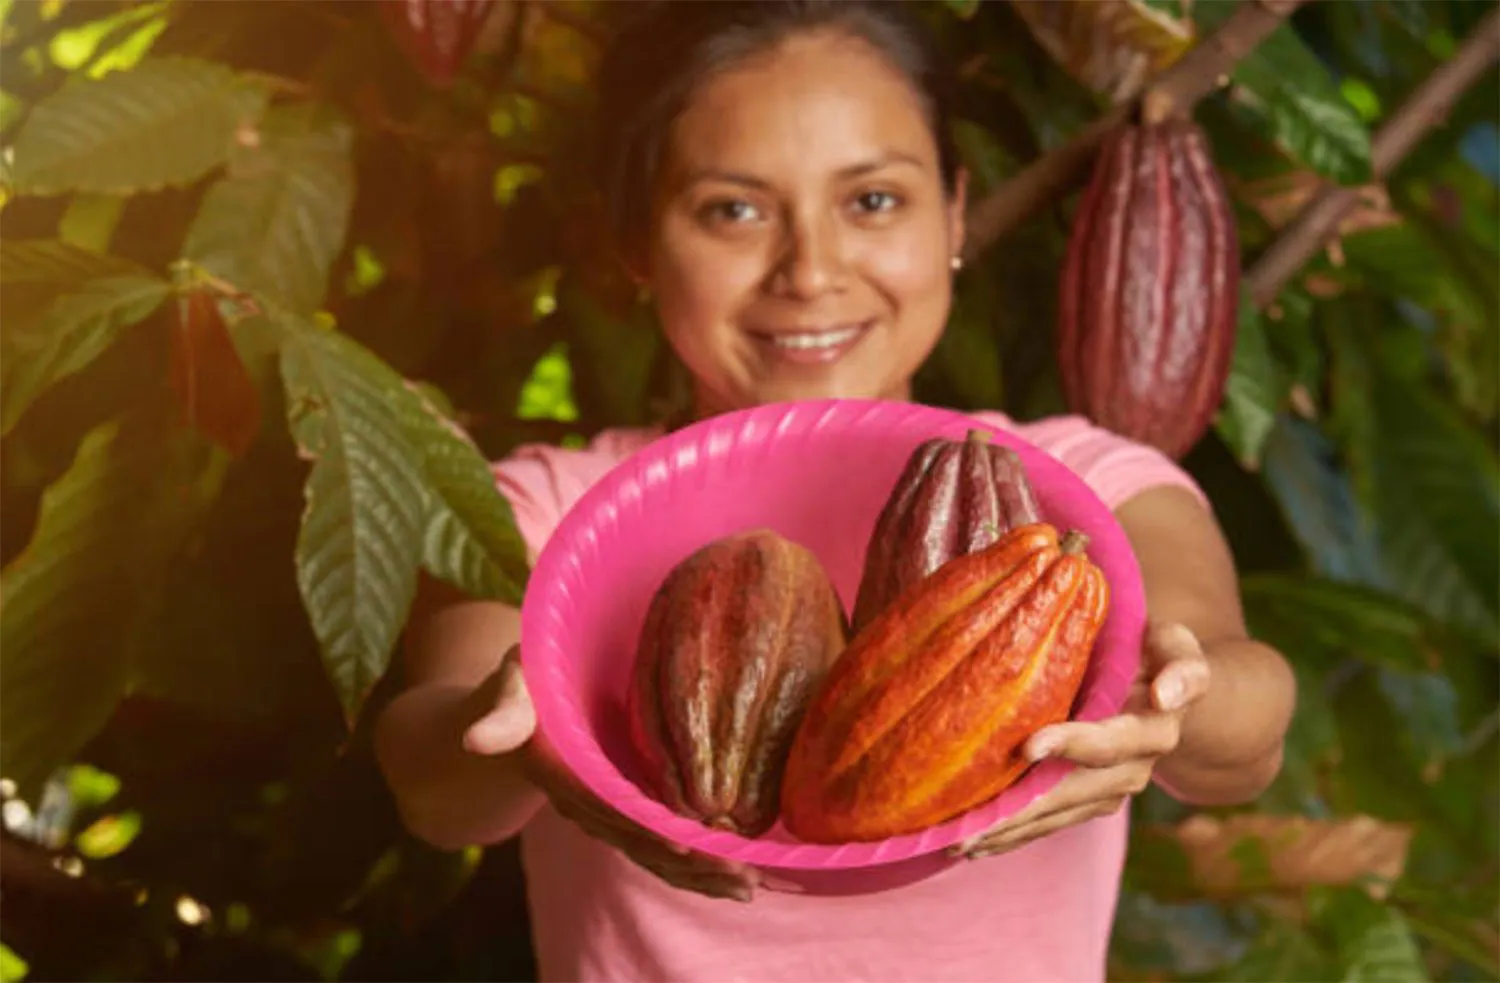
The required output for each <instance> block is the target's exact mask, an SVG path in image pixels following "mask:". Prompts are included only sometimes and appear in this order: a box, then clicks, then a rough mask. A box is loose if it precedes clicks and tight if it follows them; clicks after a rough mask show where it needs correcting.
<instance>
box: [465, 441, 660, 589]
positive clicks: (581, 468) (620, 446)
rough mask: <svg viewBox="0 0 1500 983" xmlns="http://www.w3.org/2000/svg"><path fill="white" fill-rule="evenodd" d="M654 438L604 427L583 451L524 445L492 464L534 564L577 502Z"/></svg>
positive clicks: (492, 469) (500, 488)
mask: <svg viewBox="0 0 1500 983" xmlns="http://www.w3.org/2000/svg"><path fill="white" fill-rule="evenodd" d="M648 437H649V434H645V433H636V432H634V431H619V432H616V431H604V432H603V433H601V434H600V435H599V436H598V437H597V438H595V440H594V441H593V442H592V443H591V444H590V445H589V446H588V447H587V448H582V449H568V448H562V447H554V446H551V445H550V444H523V445H521V446H520V447H517V448H516V449H515V450H513V451H511V453H510V455H509V456H508V457H506V458H504V459H503V460H500V461H495V462H493V463H492V464H491V465H490V471H491V473H492V474H493V475H494V476H495V487H496V488H497V489H499V491H500V494H501V495H504V496H505V499H506V501H508V502H509V503H510V508H511V511H512V512H513V513H514V514H515V517H516V530H517V531H518V532H519V533H520V534H521V538H522V539H523V540H525V542H526V547H527V550H528V552H529V553H530V554H531V555H530V557H529V560H530V561H531V562H532V563H535V562H536V558H537V556H539V555H540V554H541V552H542V548H543V547H545V546H546V545H547V540H548V539H550V538H551V537H552V533H553V531H554V530H555V529H557V527H558V524H559V523H561V522H562V519H563V516H564V515H566V514H567V512H568V510H569V509H570V508H572V507H573V503H575V502H577V501H578V500H579V499H580V498H582V497H583V494H584V492H586V491H588V490H589V487H590V486H591V485H593V484H594V483H595V482H596V481H598V480H599V479H600V478H602V477H604V475H606V474H607V473H609V471H610V469H611V468H613V467H614V466H615V465H617V464H619V463H620V462H621V461H622V460H624V459H625V458H626V457H628V456H630V454H631V453H633V452H634V451H635V450H636V449H637V448H638V447H639V446H640V445H641V444H643V443H645V441H646V440H647V439H648Z"/></svg>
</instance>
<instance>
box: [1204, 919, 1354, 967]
mask: <svg viewBox="0 0 1500 983" xmlns="http://www.w3.org/2000/svg"><path fill="white" fill-rule="evenodd" d="M1331 964H1332V960H1331V959H1330V958H1329V954H1328V953H1326V952H1324V951H1323V949H1322V947H1321V946H1319V945H1318V941H1317V940H1316V939H1314V938H1313V937H1312V936H1311V935H1309V934H1308V933H1307V932H1306V931H1304V930H1303V929H1302V928H1301V927H1300V926H1298V925H1296V924H1295V923H1293V922H1290V921H1282V920H1279V919H1278V920H1274V921H1270V922H1269V923H1268V924H1267V926H1266V929H1265V931H1264V932H1263V933H1262V935H1261V937H1260V938H1259V939H1257V940H1256V942H1255V945H1254V946H1252V947H1251V948H1250V950H1249V951H1248V952H1246V953H1245V954H1244V955H1243V956H1241V957H1240V958H1239V959H1237V960H1235V962H1234V963H1233V964H1231V965H1230V966H1228V967H1226V968H1225V969H1223V970H1222V971H1220V972H1219V973H1217V974H1215V975H1214V977H1213V979H1215V980H1217V981H1222V983H1266V981H1267V980H1276V981H1277V983H1301V981H1304V980H1305V981H1307V983H1325V981H1327V980H1328V979H1330V978H1331V977H1330V975H1329V974H1330V971H1331V969H1332V965H1331Z"/></svg>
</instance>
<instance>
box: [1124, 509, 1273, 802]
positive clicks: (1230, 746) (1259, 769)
mask: <svg viewBox="0 0 1500 983" xmlns="http://www.w3.org/2000/svg"><path fill="white" fill-rule="evenodd" d="M1116 514H1117V517H1118V518H1119V520H1120V525H1121V526H1122V527H1123V528H1124V530H1125V533H1126V535H1127V536H1128V537H1129V538H1130V541H1131V544H1132V545H1133V546H1134V548H1135V553H1136V558H1137V560H1138V561H1139V563H1140V566H1141V575H1142V577H1143V579H1144V582H1145V589H1146V610H1147V614H1148V617H1149V619H1150V620H1151V621H1152V622H1153V623H1155V624H1172V623H1176V624H1180V625H1183V626H1185V627H1186V628H1188V629H1189V630H1190V631H1191V632H1192V633H1193V635H1194V636H1196V638H1197V641H1198V644H1199V645H1200V646H1201V647H1202V650H1203V655H1204V656H1205V658H1206V660H1207V662H1208V667H1209V675H1208V689H1207V691H1206V692H1205V693H1204V694H1203V695H1202V697H1201V698H1199V699H1198V700H1197V701H1196V702H1194V703H1193V704H1192V705H1191V706H1190V707H1189V708H1188V710H1187V712H1186V714H1185V715H1184V717H1183V719H1182V723H1181V734H1180V738H1179V742H1178V744H1177V747H1176V748H1175V749H1174V750H1172V751H1171V752H1170V753H1168V754H1166V755H1165V756H1163V757H1162V758H1160V759H1158V761H1157V763H1156V768H1155V780H1156V781H1157V783H1158V784H1159V785H1161V786H1162V787H1163V788H1165V789H1166V790H1167V791H1169V792H1171V793H1172V794H1173V795H1174V796H1175V797H1177V798H1179V799H1182V800H1183V801H1186V802H1191V803H1194V804H1198V805H1226V804H1232V803H1239V802H1245V801H1248V800H1250V799H1253V798H1255V797H1256V796H1257V795H1259V794H1260V793H1261V792H1263V791H1264V790H1265V789H1266V787H1267V786H1268V785H1270V784H1271V781H1272V780H1273V779H1274V778H1275V777H1276V773H1277V771H1278V770H1279V769H1280V767H1281V755H1282V743H1283V740H1284V738H1285V735H1286V731H1287V727H1288V726H1289V725H1290V723H1291V717H1292V712H1293V710H1294V709H1295V706H1296V698H1297V697H1296V681H1295V678H1294V677H1293V675H1292V671H1291V668H1290V666H1288V665H1287V662H1286V660H1285V659H1284V658H1283V657H1282V656H1281V654H1280V653H1279V652H1277V651H1275V650H1274V649H1272V648H1270V647H1269V646H1267V645H1264V644H1262V643H1260V642H1257V641H1255V640H1254V639H1252V638H1250V637H1249V635H1248V632H1247V631H1246V628H1245V621H1244V615H1243V612H1242V608H1241V605H1240V595H1239V585H1238V576H1237V574H1236V571H1235V567H1234V560H1233V557H1232V556H1231V555H1230V552H1229V547H1228V545H1227V544H1226V542H1225V540H1224V536H1223V534H1222V533H1221V532H1220V530H1219V527H1218V524H1217V523H1216V522H1215V521H1214V518H1213V516H1212V515H1211V514H1210V513H1209V511H1208V509H1206V508H1205V507H1204V506H1203V504H1202V503H1201V502H1200V501H1199V500H1198V499H1197V498H1196V497H1194V496H1193V495H1192V494H1191V493H1190V492H1188V491H1186V490H1184V489H1181V488H1176V487H1162V488H1152V489H1149V490H1147V491H1144V492H1142V493H1140V494H1139V495H1136V496H1134V497H1133V498H1131V499H1130V500H1129V501H1128V502H1126V503H1125V504H1124V505H1122V506H1121V507H1120V508H1119V510H1118V511H1117V513H1116Z"/></svg>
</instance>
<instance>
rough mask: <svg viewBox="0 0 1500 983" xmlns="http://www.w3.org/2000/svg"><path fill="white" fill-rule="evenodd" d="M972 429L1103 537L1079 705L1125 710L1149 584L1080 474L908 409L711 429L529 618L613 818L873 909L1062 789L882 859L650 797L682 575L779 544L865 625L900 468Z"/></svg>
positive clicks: (835, 404) (636, 488) (585, 512)
mask: <svg viewBox="0 0 1500 983" xmlns="http://www.w3.org/2000/svg"><path fill="white" fill-rule="evenodd" d="M974 427H982V428H983V429H987V430H990V431H992V432H993V433H994V437H993V439H994V440H995V441H996V442H997V443H1001V444H1004V445H1006V446H1009V447H1012V448H1014V449H1015V451H1016V452H1017V453H1018V454H1019V455H1020V456H1021V460H1022V462H1023V463H1024V465H1025V467H1026V469H1027V473H1028V475H1029V476H1030V479H1031V482H1032V485H1033V488H1034V489H1035V491H1036V494H1037V498H1038V501H1039V503H1040V505H1041V508H1042V511H1043V517H1044V518H1045V519H1047V520H1048V521H1050V522H1052V523H1053V524H1055V525H1058V526H1059V527H1071V528H1076V529H1080V530H1082V531H1083V532H1085V533H1087V534H1088V536H1089V539H1090V545H1089V547H1088V552H1089V555H1090V556H1091V557H1092V558H1093V560H1094V562H1096V563H1098V564H1099V566H1100V567H1101V568H1102V569H1103V571H1104V573H1105V574H1106V576H1107V577H1108V578H1109V582H1110V584H1111V586H1112V600H1111V607H1110V615H1109V619H1108V621H1107V623H1106V624H1105V626H1104V629H1103V631H1102V632H1101V634H1100V636H1099V640H1098V643H1097V644H1096V646H1095V649H1094V656H1093V660H1092V663H1091V665H1090V667H1089V670H1088V673H1087V675H1086V677H1085V679H1084V683H1083V689H1082V691H1081V693H1080V696H1079V700H1078V702H1077V704H1076V707H1077V712H1076V713H1075V714H1074V719H1075V720H1097V719H1100V718H1103V717H1107V716H1110V715H1112V714H1114V713H1115V712H1117V711H1118V710H1119V708H1120V706H1121V705H1122V703H1123V702H1124V699H1125V696H1126V692H1127V690H1128V689H1129V686H1130V683H1131V680H1132V679H1134V677H1135V674H1136V670H1137V666H1138V663H1139V658H1140V641H1141V632H1142V630H1143V627H1144V613H1145V604H1144V597H1143V594H1142V589H1141V584H1140V573H1139V570H1138V568H1137V566H1136V562H1135V557H1134V554H1133V553H1132V551H1131V549H1130V547H1129V545H1128V543H1127V541H1126V539H1125V535H1124V533H1123V532H1122V531H1121V529H1120V527H1119V526H1118V525H1117V524H1116V522H1115V520H1114V517H1113V515H1112V514H1111V513H1110V511H1109V509H1108V508H1107V507H1106V506H1105V505H1104V503H1103V502H1101V501H1100V500H1099V499H1098V498H1097V497H1096V496H1095V495H1094V494H1093V492H1092V491H1090V490H1089V488H1088V487H1087V486H1086V485H1084V483H1083V482H1082V481H1081V480H1080V479H1079V478H1078V477H1077V476H1076V475H1075V474H1073V472H1072V471H1070V470H1069V469H1068V468H1066V467H1065V466H1063V465H1062V464H1061V463H1059V462H1058V461H1057V460H1056V459H1054V458H1052V457H1051V456H1049V455H1047V454H1046V453H1044V452H1043V451H1041V450H1039V449H1037V448H1036V447H1033V446H1032V445H1030V444H1028V443H1026V442H1025V441H1023V440H1021V439H1020V438H1018V437H1016V436H1015V435H1014V434H1012V433H1009V432H1006V431H996V430H994V428H992V427H984V426H983V424H981V423H977V422H976V421H975V420H974V419H973V418H972V417H968V416H964V415H962V414H959V413H955V412H951V411H947V410H941V409H934V408H931V407H925V406H920V405H915V404H909V403H887V402H877V401H866V400H820V401H808V402H796V403H781V404H773V405H768V406H762V407H756V408H754V409H751V410H746V411H741V412H736V413H730V414H727V415H724V416H719V417H715V418H712V419H710V420H707V421H704V422H702V423H699V424H696V425H694V426H690V427H687V428H686V429H683V430H680V431H677V432H676V433H673V434H670V435H668V436H666V437H663V438H661V439H660V440H657V441H655V442H653V443H652V444H651V445H649V446H648V447H646V448H644V449H642V450H641V451H640V452H638V453H637V454H636V455H634V456H633V457H631V458H630V459H629V460H627V461H625V462H624V463H622V464H621V465H620V466H619V467H617V468H615V469H614V470H613V471H612V472H610V473H609V474H608V475H607V476H606V477H605V478H604V479H603V480H602V481H600V482H598V483H597V484H596V485H595V486H594V487H593V488H591V489H590V490H589V491H588V493H587V494H585V495H584V496H583V497H582V498H581V499H580V500H579V501H578V503H577V504H576V505H575V506H574V507H573V508H572V509H571V510H570V511H569V512H568V514H567V515H566V516H565V517H564V518H563V521H562V523H561V525H559V526H558V528H557V530H556V532H554V533H553V535H552V538H551V539H550V540H549V541H548V543H547V546H546V548H545V549H544V550H543V552H542V554H541V556H540V557H539V558H538V560H537V563H536V567H535V570H534V571H533V573H532V577H531V584H530V587H529V589H528V590H527V592H526V599H525V602H524V605H523V610H522V642H521V651H522V653H523V656H522V658H523V660H524V666H525V671H526V678H527V682H528V685H529V687H530V690H531V694H532V699H533V700H534V702H535V704H536V711H537V718H538V724H539V726H540V727H541V728H542V729H543V731H544V732H545V733H546V735H547V736H548V738H549V739H550V740H551V741H552V742H553V743H554V744H555V746H556V748H557V750H558V753H559V754H560V755H561V757H562V759H563V761H564V762H565V763H566V764H567V766H568V767H569V768H571V769H572V770H573V772H575V773H576V774H577V775H578V777H579V778H580V779H581V780H582V781H583V782H584V783H585V784H587V786H588V787H589V788H591V789H592V790H593V791H594V793H595V794H596V795H598V796H599V797H600V798H601V799H603V800H604V801H605V802H607V803H609V804H610V805H612V806H614V807H615V808H616V809H618V810H619V811H620V812H622V813H624V814H625V815H626V816H628V817H630V818H631V819H633V820H634V821H636V822H637V823H639V824H640V825H642V826H644V827H646V828H647V829H649V830H652V831H654V832H655V833H657V834H658V835H660V836H662V837H664V838H666V839H668V840H673V841H676V842H678V843H681V844H684V845H686V846H689V847H691V848H693V849H695V850H699V851H702V852H704V853H708V854H714V855H717V856H720V857H726V858H730V859H733V860H739V861H743V862H746V863H750V864H754V865H755V866H756V867H758V868H760V870H761V871H762V872H763V874H764V875H766V886H768V887H771V888H773V889H775V888H779V889H784V890H791V891H798V892H806V893H816V894H862V893H869V892H873V891H880V890H887V889H890V888H893V887H897V886H900V885H903V884H909V883H912V882H914V881H917V880H920V879H922V878H925V877H929V876H931V875H933V874H935V873H938V872H940V871H941V870H943V869H944V868H946V867H947V866H949V865H950V864H952V863H955V862H957V861H955V860H954V859H953V858H951V857H950V856H949V855H948V852H947V850H946V849H945V848H947V847H950V846H952V845H954V844H957V843H960V842H962V841H963V840H965V839H967V838H968V837H970V836H973V835H975V834H977V833H980V832H983V831H984V830H986V829H988V828H989V827H991V826H993V825H994V824H995V823H997V822H999V821H1000V820H1002V819H1004V818H1006V817H1007V816H1010V815H1012V814H1013V813H1015V812H1016V811H1017V810H1019V809H1021V808H1023V807H1024V806H1025V805H1026V804H1027V803H1029V802H1031V801H1032V800H1033V799H1035V798H1036V797H1037V796H1038V795H1040V794H1041V793H1043V792H1045V791H1046V790H1047V789H1049V788H1051V787H1052V786H1053V785H1054V784H1056V783H1057V781H1058V780H1059V779H1060V778H1061V777H1062V775H1063V774H1064V772H1065V769H1066V768H1067V767H1068V766H1067V765H1066V764H1064V763H1062V762H1055V761H1048V762H1043V763H1042V764H1039V765H1038V766H1036V767H1034V768H1032V769H1031V770H1030V771H1029V772H1027V774H1026V775H1025V776H1024V777H1023V778H1022V779H1021V780H1020V781H1019V782H1017V783H1016V784H1015V785H1012V786H1011V787H1010V788H1009V789H1007V790H1006V791H1005V792H1004V793H1002V794H1001V795H1000V796H998V797H997V798H995V799H994V800H992V801H990V802H989V803H987V804H985V805H983V806H980V807H978V808H976V809H973V810H971V811H970V812H968V813H966V814H964V815H962V816H959V817H957V818H955V819H953V820H950V821H949V822H946V823H943V824H942V825H939V826H935V827H932V828H929V829H926V830H923V831H921V832H918V833H914V834H910V835H906V836H897V837H893V838H891V839H888V840H882V841H879V842H872V843H850V844H844V845H831V846H830V845H822V844H809V843H803V842H800V841H798V840H796V839H795V838H793V837H792V836H791V835H790V834H789V833H787V832H786V831H785V830H784V829H783V828H782V827H781V826H780V824H778V825H777V826H776V827H775V828H773V829H772V830H771V831H770V832H768V833H766V834H765V835H764V836H762V837H760V838H758V839H754V840H751V839H745V838H743V837H740V836H738V835H736V834H734V833H731V832H727V831H723V830H716V829H709V828H708V827H706V826H704V825H702V824H700V823H698V822H696V821H694V820H692V819H687V818H684V817H681V816H678V815H676V814H674V813H673V812H671V811H670V810H669V809H667V808H666V807H665V806H663V805H661V804H660V803H658V802H657V801H656V800H655V799H653V798H650V797H649V796H648V795H646V794H645V793H643V792H642V790H641V788H640V786H638V785H637V779H638V777H639V774H640V773H639V770H638V758H637V756H636V753H635V751H634V749H633V747H632V745H631V742H630V740H629V738H628V737H627V733H626V729H625V726H624V722H623V720H624V713H623V707H624V696H625V692H626V686H627V682H628V680H629V678H630V672H631V665H632V662H633V660H634V655H635V646H636V642H637V637H638V635H639V633H640V630H641V623H642V621H643V620H644V618H645V614H646V608H647V606H648V605H649V603H650V601H651V597H652V595H653V593H654V592H655V590H656V588H657V586H658V585H659V584H660V583H661V582H662V580H663V578H665V577H666V575H667V572H668V571H669V570H670V569H671V568H672V567H673V566H674V565H675V564H677V563H678V562H679V561H681V560H682V559H683V558H684V557H686V556H688V555H689V554H690V553H692V552H693V551H694V550H696V549H698V548H699V547H701V546H703V545H705V544H707V543H708V542H710V541H712V540H714V539H717V538H719V537H721V536H726V535H729V534H731V533H734V532H737V531H740V530H744V529H749V528H754V527H769V528H771V529H773V530H775V531H776V532H778V533H780V534H781V535H783V536H786V537H788V538H790V539H792V540H795V541H797V542H800V543H802V544H803V545H805V546H806V547H808V548H809V549H811V550H812V551H813V552H814V553H816V554H817V556H818V558H819V559H820V560H821V561H822V562H823V564H824V565H825V567H826V569H827V570H828V573H829V575H830V576H831V577H832V578H833V582H834V584H835V586H836V587H837V589H838V591H839V595H840V597H842V598H843V601H844V605H845V608H846V610H848V609H850V608H852V605H853V602H854V596H855V593H856V591H857V590H858V586H859V576H860V572H861V569H862V567H863V563H864V555H865V548H866V544H867V543H868V541H869V537H870V533H871V531H872V529H873V528H874V524H875V519H876V517H877V515H878V514H879V512H880V509H881V506H882V505H883V503H884V502H885V500H886V497H887V495H889V494H890V491H891V488H892V486H893V485H894V483H895V481H896V478H897V476H898V475H899V473H900V471H901V468H902V466H903V465H904V464H905V462H906V459H907V457H908V455H910V454H911V452H912V451H913V450H914V449H915V448H916V446H917V445H918V444H919V443H920V442H922V441H923V440H926V439H927V438H929V437H934V436H946V437H953V438H961V437H963V435H964V433H965V432H966V431H967V430H969V429H971V428H974Z"/></svg>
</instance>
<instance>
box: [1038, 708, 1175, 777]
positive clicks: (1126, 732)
mask: <svg viewBox="0 0 1500 983" xmlns="http://www.w3.org/2000/svg"><path fill="white" fill-rule="evenodd" d="M1180 732H1181V728H1180V726H1179V721H1178V719H1177V717H1176V716H1175V715H1168V714H1156V713H1152V714H1122V715H1121V716H1118V717H1111V718H1109V719H1108V720H1101V721H1098V722H1094V723H1062V724H1053V725H1051V726H1050V727H1044V728H1042V729H1041V730H1039V731H1037V732H1036V733H1035V734H1033V735H1032V736H1031V738H1030V740H1028V741H1027V742H1026V753H1027V755H1028V756H1029V757H1030V758H1031V759H1032V760H1033V761H1037V760H1040V759H1042V758H1061V759H1063V760H1066V761H1072V762H1074V763H1076V764H1080V765H1083V766H1084V767H1086V768H1108V767H1110V766H1112V765H1118V764H1122V763H1124V762H1126V761H1131V760H1133V759H1135V758H1141V757H1158V756H1160V755H1163V754H1166V753H1167V752H1169V751H1171V750H1172V749H1173V748H1175V747H1176V746H1177V741H1178V737H1179V735H1180Z"/></svg>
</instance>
